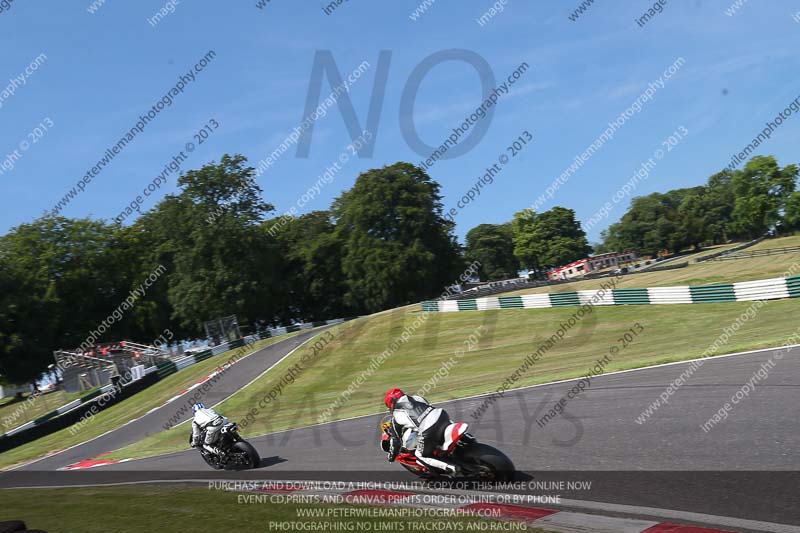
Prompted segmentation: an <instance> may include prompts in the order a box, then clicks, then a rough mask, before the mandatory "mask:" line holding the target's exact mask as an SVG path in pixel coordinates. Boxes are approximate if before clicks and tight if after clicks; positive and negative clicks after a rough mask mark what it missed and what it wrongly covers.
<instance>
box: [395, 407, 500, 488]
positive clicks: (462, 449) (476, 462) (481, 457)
mask: <svg viewBox="0 0 800 533" xmlns="http://www.w3.org/2000/svg"><path fill="white" fill-rule="evenodd" d="M468 428H469V424H467V423H465V422H454V423H451V424H449V425H448V426H447V428H446V429H445V431H444V442H442V443H441V444H440V445H439V446H437V447H436V449H435V450H434V453H433V455H434V457H442V458H443V460H446V461H447V462H449V463H451V464H454V465H455V466H456V467H457V468H458V471H457V472H456V474H455V475H453V474H450V473H449V472H445V471H444V470H439V469H437V468H433V467H430V466H428V465H426V464H423V463H421V462H419V461H418V460H417V456H416V455H415V453H414V452H415V450H414V449H413V448H412V449H408V448H405V447H403V448H401V449H400V453H399V454H398V455H397V457H396V458H395V462H397V463H399V464H400V466H402V467H403V468H405V469H406V470H408V471H409V472H411V473H413V474H415V475H417V476H420V477H426V478H431V477H467V478H471V477H475V478H479V479H481V480H483V481H511V480H512V479H514V474H515V472H516V469H515V468H514V463H512V462H511V459H509V458H508V457H507V456H506V455H505V454H504V453H503V452H501V451H500V450H498V449H497V448H494V447H493V446H489V445H488V444H482V443H480V442H478V441H477V439H476V438H475V437H473V436H472V435H471V434H470V433H468V432H467V429H468ZM381 430H382V433H381V441H382V448H383V447H384V446H383V443H384V441H388V440H389V439H390V438H392V437H398V438H399V439H400V441H401V442H402V440H403V439H402V436H403V433H402V429H401V428H399V427H397V424H396V422H395V421H394V418H393V417H392V415H387V416H385V417H384V418H383V421H382V422H381Z"/></svg>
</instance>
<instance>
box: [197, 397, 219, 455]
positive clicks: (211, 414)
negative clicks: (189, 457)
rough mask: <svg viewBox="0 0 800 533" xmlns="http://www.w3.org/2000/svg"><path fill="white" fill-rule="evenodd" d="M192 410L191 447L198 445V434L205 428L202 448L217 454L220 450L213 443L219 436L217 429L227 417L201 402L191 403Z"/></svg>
mask: <svg viewBox="0 0 800 533" xmlns="http://www.w3.org/2000/svg"><path fill="white" fill-rule="evenodd" d="M192 412H193V413H194V418H192V443H191V444H192V447H197V446H200V436H201V435H202V434H203V430H205V432H206V437H205V440H204V442H203V448H205V449H206V450H208V451H209V452H211V453H213V454H215V455H219V453H220V451H219V449H218V448H216V447H215V446H214V443H215V442H216V441H217V438H218V437H219V431H220V430H221V429H222V426H224V425H225V424H227V422H228V419H227V418H225V417H224V416H222V415H221V414H219V413H218V412H216V411H215V410H213V409H211V408H208V407H206V406H205V405H203V404H202V403H197V404H195V405H193V406H192Z"/></svg>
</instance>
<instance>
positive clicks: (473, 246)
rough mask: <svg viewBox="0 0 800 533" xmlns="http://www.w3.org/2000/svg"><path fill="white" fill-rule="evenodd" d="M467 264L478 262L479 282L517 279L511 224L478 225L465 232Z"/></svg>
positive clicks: (517, 262)
mask: <svg viewBox="0 0 800 533" xmlns="http://www.w3.org/2000/svg"><path fill="white" fill-rule="evenodd" d="M466 256H467V261H468V262H470V263H471V262H473V261H478V262H479V263H480V267H479V269H478V272H479V274H480V277H481V280H483V281H495V280H501V279H508V278H515V277H517V271H518V270H519V261H518V260H517V258H516V256H515V255H514V239H513V233H512V229H511V224H510V223H508V224H480V225H478V226H475V227H474V228H472V229H471V230H469V231H468V232H467V246H466Z"/></svg>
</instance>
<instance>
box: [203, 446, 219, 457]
mask: <svg viewBox="0 0 800 533" xmlns="http://www.w3.org/2000/svg"><path fill="white" fill-rule="evenodd" d="M203 448H205V449H206V450H207V451H209V452H211V453H213V454H214V455H220V450H219V448H216V447H214V446H211V445H210V444H203Z"/></svg>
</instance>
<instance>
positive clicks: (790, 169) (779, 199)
mask: <svg viewBox="0 0 800 533" xmlns="http://www.w3.org/2000/svg"><path fill="white" fill-rule="evenodd" d="M797 176H798V167H797V165H787V166H786V167H784V168H780V166H778V162H777V161H776V160H775V158H774V157H772V156H756V157H754V158H752V159H751V160H750V161H748V162H747V164H746V165H745V166H744V168H743V169H742V170H740V171H737V172H735V173H734V174H733V178H732V180H731V183H732V186H733V192H734V194H735V197H736V198H735V202H734V208H733V215H732V216H733V224H732V225H733V228H734V229H735V231H736V232H737V233H738V235H739V236H742V237H749V238H755V237H759V236H761V235H763V234H764V233H766V232H767V230H768V229H769V228H770V227H772V226H774V225H775V223H777V222H778V221H780V219H781V214H782V213H783V211H784V210H785V207H786V202H787V201H788V200H789V198H790V197H791V195H792V193H794V191H795V188H796V184H797Z"/></svg>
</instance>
